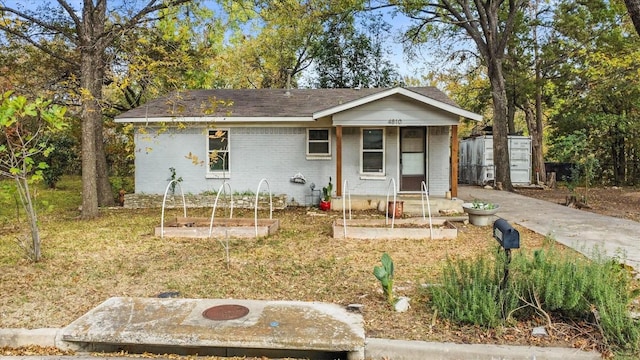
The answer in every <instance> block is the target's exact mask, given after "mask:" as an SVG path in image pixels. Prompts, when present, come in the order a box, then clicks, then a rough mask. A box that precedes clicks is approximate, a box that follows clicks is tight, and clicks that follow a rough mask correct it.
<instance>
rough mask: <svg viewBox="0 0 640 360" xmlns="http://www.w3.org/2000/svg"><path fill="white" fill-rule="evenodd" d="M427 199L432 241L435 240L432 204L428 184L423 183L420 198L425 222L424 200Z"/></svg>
mask: <svg viewBox="0 0 640 360" xmlns="http://www.w3.org/2000/svg"><path fill="white" fill-rule="evenodd" d="M425 197H426V198H427V208H428V209H429V235H430V236H431V240H433V223H432V221H431V202H430V201H429V190H427V184H426V183H425V182H424V181H422V183H421V184H420V198H421V200H422V220H425V217H424V198H425Z"/></svg>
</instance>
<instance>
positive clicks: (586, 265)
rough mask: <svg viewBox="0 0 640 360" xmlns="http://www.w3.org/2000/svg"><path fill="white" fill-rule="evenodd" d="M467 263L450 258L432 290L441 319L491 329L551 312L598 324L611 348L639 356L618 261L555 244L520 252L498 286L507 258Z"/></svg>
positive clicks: (627, 277)
mask: <svg viewBox="0 0 640 360" xmlns="http://www.w3.org/2000/svg"><path fill="white" fill-rule="evenodd" d="M496 254H498V256H496V257H495V259H494V260H493V261H491V259H490V258H489V257H487V256H485V257H479V258H476V259H471V260H457V261H453V260H448V261H447V263H446V264H445V266H444V269H443V272H442V278H441V283H442V286H441V287H433V288H432V289H431V303H432V306H434V307H435V308H436V309H437V310H438V312H439V313H440V314H442V315H443V316H444V317H445V318H447V319H450V320H452V321H455V322H458V323H468V324H474V325H480V326H487V327H495V326H498V325H501V324H503V323H504V322H505V320H506V319H507V318H508V317H513V318H514V319H528V318H530V317H531V316H535V315H536V314H537V315H545V316H547V317H549V318H548V319H547V320H548V321H550V316H551V315H552V314H555V315H557V316H560V317H563V318H569V319H574V320H576V321H584V320H586V321H589V322H591V323H595V324H597V326H598V327H599V328H600V329H601V332H602V334H603V335H604V337H605V341H606V343H607V344H608V346H610V347H611V348H612V349H614V350H627V351H633V352H637V351H638V349H639V344H638V341H639V340H640V326H639V324H638V323H637V322H635V321H634V320H633V319H631V317H630V314H629V305H630V302H631V300H632V299H633V298H634V297H636V296H638V291H637V290H632V281H633V278H632V275H631V273H630V272H629V271H627V270H626V269H625V268H624V267H623V266H621V265H620V264H619V263H618V262H616V261H613V260H611V259H607V258H605V257H603V256H601V255H599V254H597V253H596V254H593V256H592V259H591V260H588V259H586V258H583V257H576V255H575V253H563V252H560V251H558V250H557V249H556V248H554V247H553V246H547V247H545V248H544V249H539V250H535V251H534V252H533V253H527V252H524V251H518V252H516V253H515V255H514V257H513V261H512V262H511V264H510V266H509V270H510V272H509V278H508V281H507V284H506V286H505V287H504V289H502V290H501V289H500V283H501V281H502V277H503V274H504V265H505V259H506V257H505V256H504V255H499V254H501V251H497V252H496Z"/></svg>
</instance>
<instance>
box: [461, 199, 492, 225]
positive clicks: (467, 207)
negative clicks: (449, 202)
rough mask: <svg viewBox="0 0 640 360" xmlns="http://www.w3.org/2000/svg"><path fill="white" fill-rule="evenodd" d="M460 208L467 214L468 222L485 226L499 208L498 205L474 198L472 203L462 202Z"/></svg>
mask: <svg viewBox="0 0 640 360" xmlns="http://www.w3.org/2000/svg"><path fill="white" fill-rule="evenodd" d="M462 209H463V210H464V212H466V213H467V214H469V222H470V223H471V224H472V225H476V226H487V225H489V223H490V222H491V219H492V217H493V215H495V214H496V213H497V212H498V210H499V209H500V206H499V205H497V204H493V203H490V202H484V201H480V200H478V199H475V200H473V202H472V203H464V204H462Z"/></svg>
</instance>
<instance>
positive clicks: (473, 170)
mask: <svg viewBox="0 0 640 360" xmlns="http://www.w3.org/2000/svg"><path fill="white" fill-rule="evenodd" d="M508 138H509V163H510V166H511V183H512V184H514V185H530V184H531V138H530V137H528V136H518V135H509V137H508ZM458 165H459V170H458V174H459V178H458V181H459V182H460V183H461V184H473V185H486V184H487V183H489V182H492V181H493V180H494V179H495V169H494V166H493V165H494V164H493V136H492V135H482V136H476V137H471V138H468V139H464V140H461V141H460V149H459V163H458Z"/></svg>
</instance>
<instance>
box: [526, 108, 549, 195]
mask: <svg viewBox="0 0 640 360" xmlns="http://www.w3.org/2000/svg"><path fill="white" fill-rule="evenodd" d="M522 105H523V110H524V118H525V121H526V123H527V129H528V130H529V135H530V136H531V160H532V165H533V176H535V180H536V181H539V182H541V183H543V184H544V183H546V181H547V174H546V172H545V166H544V154H543V149H542V135H543V134H542V131H538V129H539V128H541V127H539V126H538V123H542V121H539V119H538V118H537V117H536V116H535V115H534V111H533V109H532V104H531V103H530V102H529V101H528V100H525V102H524V104H522ZM536 107H537V104H536ZM536 113H537V111H536Z"/></svg>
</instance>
